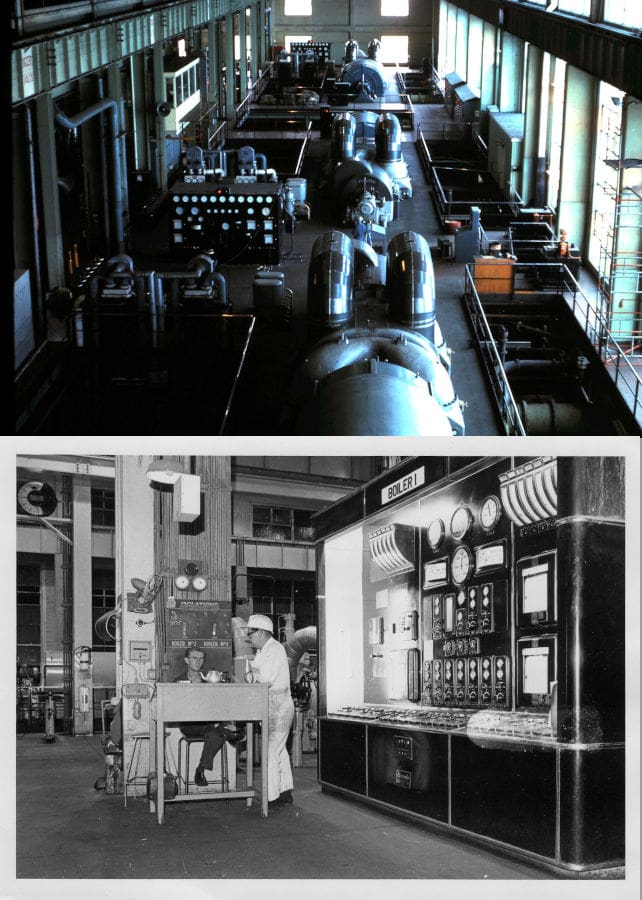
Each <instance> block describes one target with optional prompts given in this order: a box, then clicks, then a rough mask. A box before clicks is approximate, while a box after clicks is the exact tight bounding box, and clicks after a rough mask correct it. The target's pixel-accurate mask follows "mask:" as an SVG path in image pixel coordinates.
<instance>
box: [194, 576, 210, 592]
mask: <svg viewBox="0 0 642 900" xmlns="http://www.w3.org/2000/svg"><path fill="white" fill-rule="evenodd" d="M192 587H193V588H194V590H195V591H204V590H205V588H206V587H207V581H206V580H205V579H204V578H203V576H202V575H197V576H196V578H193V579H192Z"/></svg>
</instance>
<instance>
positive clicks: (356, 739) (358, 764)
mask: <svg viewBox="0 0 642 900" xmlns="http://www.w3.org/2000/svg"><path fill="white" fill-rule="evenodd" d="M319 777H320V780H321V781H323V782H326V783H327V784H333V785H335V786H336V787H343V788H347V789H348V790H350V791H355V792H356V793H358V794H365V792H366V727H365V725H358V724H355V723H353V722H333V721H330V720H328V719H320V720H319Z"/></svg>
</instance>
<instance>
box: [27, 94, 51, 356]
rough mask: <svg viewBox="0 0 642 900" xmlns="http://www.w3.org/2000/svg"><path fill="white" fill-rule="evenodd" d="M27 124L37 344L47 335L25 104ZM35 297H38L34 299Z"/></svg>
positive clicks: (33, 169)
mask: <svg viewBox="0 0 642 900" xmlns="http://www.w3.org/2000/svg"><path fill="white" fill-rule="evenodd" d="M25 126H26V129H27V150H28V158H29V186H30V196H31V227H32V229H33V241H34V247H33V271H34V286H33V291H32V293H31V321H32V324H33V326H34V338H35V342H36V344H39V343H40V341H41V340H42V339H43V338H44V337H45V336H46V335H45V327H44V315H43V310H42V273H41V270H40V246H39V238H40V230H39V228H38V207H37V201H36V197H37V191H36V159H35V150H34V141H33V119H32V113H31V106H30V105H29V104H28V103H27V104H26V105H25ZM34 297H35V298H36V299H35V300H34Z"/></svg>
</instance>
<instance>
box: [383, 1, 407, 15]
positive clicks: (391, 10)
mask: <svg viewBox="0 0 642 900" xmlns="http://www.w3.org/2000/svg"><path fill="white" fill-rule="evenodd" d="M408 7H409V0H381V15H382V16H397V17H400V16H407V15H409V9H408Z"/></svg>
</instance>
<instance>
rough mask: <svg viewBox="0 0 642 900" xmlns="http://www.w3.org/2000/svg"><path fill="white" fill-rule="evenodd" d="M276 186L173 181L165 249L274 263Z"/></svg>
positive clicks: (277, 214) (278, 212)
mask: <svg viewBox="0 0 642 900" xmlns="http://www.w3.org/2000/svg"><path fill="white" fill-rule="evenodd" d="M281 190H282V189H281V185H280V184H278V183H276V182H272V181H265V182H261V181H257V180H256V179H255V178H254V179H253V180H248V181H247V182H234V183H221V182H202V183H189V184H188V183H186V182H182V181H181V182H176V183H175V184H174V185H173V186H172V187H171V189H170V214H169V228H170V235H169V241H170V248H171V249H172V251H173V253H174V255H175V256H179V257H182V256H185V257H186V258H189V257H191V256H193V255H194V253H198V252H211V253H213V255H214V256H215V257H216V258H217V260H220V261H221V262H232V261H233V262H258V263H263V264H265V265H275V264H276V263H278V262H279V240H280V225H281Z"/></svg>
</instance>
